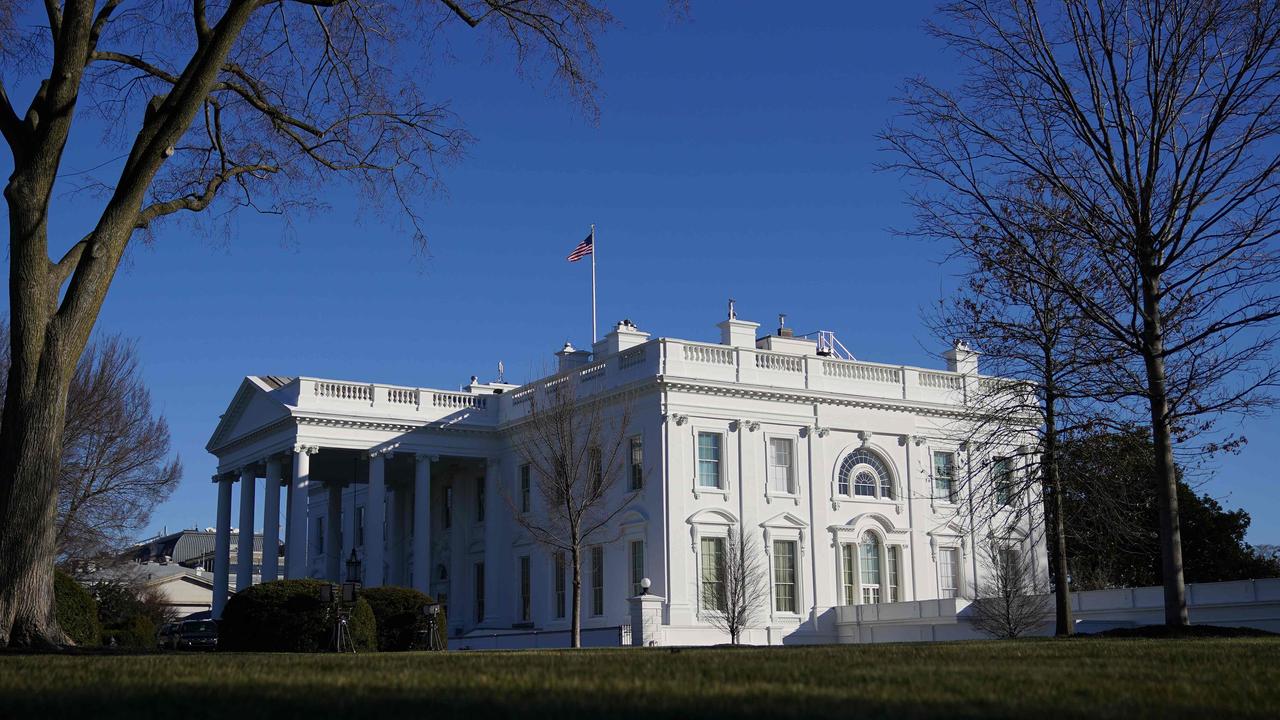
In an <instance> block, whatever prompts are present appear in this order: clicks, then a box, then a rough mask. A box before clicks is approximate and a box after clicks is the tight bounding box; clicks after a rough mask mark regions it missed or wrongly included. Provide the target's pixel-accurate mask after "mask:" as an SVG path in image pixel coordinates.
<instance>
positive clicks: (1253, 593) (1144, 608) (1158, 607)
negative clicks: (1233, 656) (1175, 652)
mask: <svg viewBox="0 0 1280 720" xmlns="http://www.w3.org/2000/svg"><path fill="white" fill-rule="evenodd" d="M1047 604H1048V607H1049V608H1050V613H1049V617H1048V622H1047V623H1046V625H1044V626H1043V627H1041V628H1040V633H1039V634H1042V635H1051V634H1053V615H1052V607H1053V605H1052V598H1049V599H1048V603H1047ZM1071 607H1072V610H1073V611H1074V615H1075V621H1076V630H1077V631H1079V632H1100V631H1103V630H1110V629H1113V628H1120V627H1137V626H1139V625H1159V624H1163V623H1164V590H1163V588H1160V587H1141V588H1123V589H1119V590H1089V591H1083V592H1074V593H1072V594H1071ZM1187 613H1188V615H1189V617H1190V619H1191V623H1192V624H1193V625H1219V626H1223V627H1251V628H1258V629H1260V630H1269V631H1271V632H1280V578H1271V579H1266V580H1239V581H1234V582H1218V583H1192V584H1189V585H1187ZM970 615H971V610H970V608H969V601H968V600H963V599H955V600H921V601H917V602H905V603H889V604H882V605H850V606H845V607H839V608H836V631H837V635H838V638H839V641H840V642H852V643H876V642H907V641H932V640H969V639H977V638H982V637H986V636H985V635H984V634H982V633H981V632H980V631H978V630H977V629H975V628H974V627H973V624H972V621H971V619H970Z"/></svg>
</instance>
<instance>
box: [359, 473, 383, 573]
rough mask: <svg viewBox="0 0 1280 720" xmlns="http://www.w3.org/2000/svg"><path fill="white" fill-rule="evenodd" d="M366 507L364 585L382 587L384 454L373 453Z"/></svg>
mask: <svg viewBox="0 0 1280 720" xmlns="http://www.w3.org/2000/svg"><path fill="white" fill-rule="evenodd" d="M367 498H368V499H367V500H366V501H365V506H364V584H365V585H367V586H369V587H377V586H379V585H381V584H382V563H383V549H384V546H383V530H382V528H383V524H384V520H385V518H386V502H387V476H386V458H385V456H384V455H383V454H382V453H381V452H371V453H369V494H368V496H367Z"/></svg>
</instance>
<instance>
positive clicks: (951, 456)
mask: <svg viewBox="0 0 1280 720" xmlns="http://www.w3.org/2000/svg"><path fill="white" fill-rule="evenodd" d="M719 328H720V340H721V341H720V342H719V343H706V342H693V341H686V340H678V339H673V338H656V339H653V338H650V336H649V335H648V334H647V333H644V332H641V331H639V330H638V329H637V328H635V326H633V325H631V324H630V323H629V322H625V321H624V322H623V323H619V324H618V326H617V327H615V328H614V330H613V331H612V332H610V333H609V334H608V335H607V336H606V337H605V338H604V339H603V340H601V341H600V342H598V343H596V344H595V346H594V347H593V348H592V351H591V352H588V351H576V350H573V348H572V347H569V346H566V348H565V350H562V351H561V352H560V353H557V356H558V360H559V371H558V372H557V373H556V374H555V375H553V376H551V377H548V378H542V379H539V380H537V381H534V382H531V383H528V384H526V385H523V386H516V385H509V384H502V383H488V384H482V383H479V382H476V381H475V379H474V378H473V380H472V383H471V384H469V385H468V386H466V387H465V388H463V390H462V391H460V392H459V391H444V390H432V389H426V388H414V387H401V386H389V385H380V384H376V383H364V382H346V381H332V380H322V379H316V378H309V377H276V376H251V377H247V378H245V380H244V381H243V383H242V384H241V386H240V389H239V391H238V392H237V393H236V395H235V397H234V399H233V400H232V402H231V405H230V407H229V408H228V410H227V412H226V413H225V414H224V415H223V416H222V419H221V421H220V423H219V425H218V427H217V429H216V431H215V432H214V435H213V437H212V438H211V440H210V441H209V444H208V449H209V451H210V452H211V453H213V454H214V455H216V456H217V458H218V472H217V474H216V475H215V476H214V481H215V484H216V487H217V491H218V515H217V517H218V524H217V528H218V534H217V543H216V546H217V547H216V550H215V555H216V557H217V558H219V559H220V560H218V561H215V591H214V597H215V616H216V615H217V614H218V613H219V612H220V611H221V606H222V604H223V602H225V601H221V600H220V598H225V597H226V590H227V588H228V587H229V585H230V584H231V581H230V578H231V576H232V573H235V574H236V577H237V578H239V577H240V576H241V575H242V574H243V575H244V578H243V579H242V580H241V581H240V582H238V583H236V585H237V586H238V587H245V586H247V584H248V582H249V579H250V577H251V574H252V570H253V568H252V567H237V568H231V567H230V565H229V561H228V558H229V555H230V546H231V544H232V543H235V542H249V543H251V542H252V537H253V534H254V532H255V530H254V528H255V526H257V527H260V528H261V530H260V532H261V533H262V534H263V535H264V536H265V538H266V539H265V542H266V543H267V544H268V545H270V543H271V542H272V541H273V540H274V539H275V538H280V537H282V538H283V539H284V540H285V543H286V548H285V557H284V562H283V567H278V566H277V564H276V562H275V559H274V558H272V557H264V558H263V562H262V577H263V579H264V580H272V579H276V578H278V577H315V578H328V579H331V580H334V581H338V580H341V579H343V577H344V575H345V573H346V568H345V563H346V561H347V560H348V559H349V558H350V557H351V556H352V553H353V552H354V554H355V556H356V558H358V559H359V560H360V562H361V568H362V572H363V578H362V579H363V582H364V583H365V584H366V585H383V584H393V585H403V586H411V587H415V588H418V589H420V590H422V591H424V592H426V593H428V594H429V595H432V596H433V597H436V598H437V599H438V600H439V601H440V602H442V603H443V604H444V605H445V606H446V608H447V613H448V625H449V631H450V635H451V636H453V637H454V638H455V639H454V640H452V641H451V646H454V647H465V646H467V638H475V639H477V643H476V644H477V646H480V645H481V644H483V646H485V647H494V646H504V645H505V646H510V647H520V646H529V645H530V644H531V643H529V642H528V637H529V636H531V635H535V634H540V635H541V636H543V637H553V636H555V634H556V633H563V632H565V631H566V630H567V629H568V625H569V616H570V609H569V608H568V603H569V597H570V593H571V590H570V588H569V577H568V575H569V573H568V571H567V568H565V565H564V563H563V562H562V560H561V558H560V557H558V556H557V555H556V554H555V553H552V552H550V551H549V550H547V549H546V548H544V547H542V546H540V545H538V544H536V543H534V542H533V541H532V540H531V539H530V538H529V537H528V536H527V534H526V533H525V532H524V531H523V530H522V529H521V528H520V526H519V525H518V524H517V523H516V522H515V520H514V518H513V513H518V512H535V513H536V512H538V508H537V507H536V505H537V493H536V492H531V491H530V488H529V484H530V483H531V482H536V480H532V479H531V478H530V477H529V473H528V470H527V468H525V466H524V463H523V461H522V458H521V456H520V454H519V452H518V450H517V449H516V447H515V445H514V444H513V439H512V438H513V433H515V432H518V430H519V428H520V424H521V422H522V420H524V419H525V418H526V417H527V414H528V412H529V407H530V402H529V399H530V398H531V397H533V396H534V395H535V394H536V393H538V392H541V391H543V389H544V388H545V387H546V386H547V385H548V384H552V385H554V384H556V383H565V382H568V383H573V384H574V387H575V391H576V392H577V393H578V396H583V397H585V396H589V395H595V394H599V393H604V394H606V395H608V394H614V395H618V396H621V395H623V394H625V395H626V397H628V398H629V403H630V405H631V412H630V422H629V425H628V427H627V431H626V432H627V434H628V437H627V450H628V452H627V458H626V462H625V463H624V465H625V467H623V468H621V469H620V471H621V472H622V473H623V475H624V476H623V477H621V478H619V479H617V480H616V481H615V482H614V486H613V488H612V492H614V493H615V494H616V498H614V500H615V501H616V502H617V503H626V509H625V510H624V511H623V512H622V513H620V514H619V515H618V516H617V517H616V518H615V520H614V522H613V523H612V524H611V526H610V527H609V528H608V531H607V532H604V533H601V534H599V535H598V536H597V537H594V538H591V539H589V540H590V542H589V544H590V547H589V548H588V550H587V552H586V553H585V554H584V558H583V565H582V571H583V573H582V580H583V582H582V589H583V592H582V618H583V628H584V637H587V636H589V635H590V634H591V633H592V632H595V633H596V637H599V638H612V642H610V641H609V640H603V641H601V642H600V643H599V644H616V643H617V638H618V634H617V633H616V632H615V631H616V630H617V629H618V628H620V627H623V626H630V625H631V624H632V617H633V612H632V610H633V606H634V607H639V606H640V605H643V606H644V607H646V608H650V617H651V620H650V621H649V622H646V623H645V627H644V629H643V638H644V642H646V643H658V644H681V645H687V644H708V643H721V642H726V641H727V635H726V634H725V633H724V632H723V631H722V630H719V629H717V628H716V627H715V624H714V623H712V622H711V621H710V618H709V616H710V615H711V614H712V613H714V612H715V609H714V608H711V607H707V606H706V603H705V602H704V599H705V598H707V597H709V596H713V595H714V593H711V594H709V593H708V592H707V588H708V583H712V584H714V583H715V582H716V577H715V573H714V570H713V568H714V567H715V556H716V555H717V554H718V553H722V552H724V542H725V540H726V538H727V537H728V535H729V532H730V529H731V528H736V530H737V531H738V532H740V533H742V534H743V535H744V536H747V537H751V538H752V539H753V540H754V544H755V546H756V547H758V548H759V549H760V551H761V552H762V553H764V554H765V555H766V558H765V559H764V560H765V561H764V562H763V563H762V564H763V566H764V568H765V569H766V570H765V572H766V574H767V582H766V585H767V588H768V589H767V593H766V594H767V597H762V598H761V603H762V607H760V608H759V611H758V612H757V613H756V622H755V623H754V624H753V627H751V628H750V629H749V630H748V631H747V632H746V633H745V634H744V636H743V640H744V641H745V642H750V643H757V644H766V643H768V644H780V643H806V642H808V643H814V642H838V641H856V639H857V637H858V633H855V632H850V630H849V627H848V626H849V625H850V624H851V623H854V622H855V621H856V619H857V614H856V613H852V612H850V610H849V607H850V606H857V605H884V604H892V603H906V602H915V601H928V600H946V599H950V598H971V597H973V596H974V594H975V592H976V590H977V588H978V587H979V585H980V581H981V574H982V573H983V572H985V570H984V565H983V563H982V562H980V558H979V556H980V554H981V553H979V552H978V551H977V549H976V547H975V541H976V542H985V541H987V540H992V539H994V540H995V541H998V542H999V543H1001V544H1002V545H1004V546H1007V547H1009V548H1012V549H1015V550H1017V551H1018V552H1022V553H1026V554H1027V556H1028V557H1031V558H1033V559H1034V562H1033V566H1034V572H1035V573H1036V576H1037V578H1036V579H1037V584H1038V585H1039V586H1041V587H1047V584H1048V581H1047V561H1046V556H1045V548H1044V544H1043V537H1042V533H1040V532H1038V531H1036V528H1033V527H1029V526H1028V527H1013V528H1009V527H1004V528H1001V529H999V531H998V534H999V537H998V538H997V537H996V536H995V535H993V532H994V531H993V529H992V528H991V527H990V526H989V524H987V525H985V526H982V523H981V522H978V521H977V520H976V519H977V518H981V517H987V516H988V515H989V513H986V512H984V511H983V510H982V509H981V508H975V507H973V504H972V503H971V498H970V497H969V495H968V489H969V488H970V487H972V483H967V482H962V478H964V477H968V476H970V475H971V474H972V473H977V472H989V471H990V468H992V467H1001V468H1002V470H1008V467H1007V465H1002V464H1001V463H999V462H996V461H997V460H999V457H1000V455H1001V452H1002V450H1001V449H998V448H977V447H972V446H966V445H964V444H962V443H957V442H956V441H955V440H954V438H955V437H957V433H956V430H955V426H956V423H958V422H961V421H962V418H963V415H964V407H965V405H964V400H965V395H966V393H967V392H969V391H970V389H971V384H972V383H975V382H978V377H977V370H978V368H977V355H976V354H975V353H972V352H970V351H968V350H967V349H965V348H963V347H962V346H961V347H957V348H954V349H952V350H951V351H949V352H948V353H946V354H945V357H946V360H947V365H948V367H947V369H946V370H930V369H922V368H911V367H905V366H900V365H886V364H879V363H869V362H858V361H853V360H849V359H841V358H840V357H837V356H836V355H834V354H831V353H830V352H829V350H830V347H829V344H827V343H823V346H822V347H820V346H819V343H818V342H815V341H814V340H811V339H804V338H796V337H791V336H790V333H789V332H788V331H786V330H785V329H780V330H779V331H778V332H777V333H772V334H767V335H765V336H764V337H758V334H759V325H758V324H757V323H752V322H747V321H743V320H738V319H736V318H733V317H730V318H729V319H727V320H725V321H724V322H722V323H720V325H719ZM1003 452H1004V453H1005V454H1006V455H1011V454H1012V452H1011V451H1010V450H1009V449H1004V450H1003ZM1012 471H1014V472H1017V469H1016V468H1015V469H1013V470H1012ZM236 486H239V488H240V491H239V493H238V494H239V496H240V499H239V508H238V512H239V519H238V523H237V524H238V527H239V530H240V532H239V535H238V536H237V537H234V538H233V537H232V536H231V534H230V528H231V526H232V517H231V514H232V512H233V503H232V500H233V494H232V493H233V488H234V487H236ZM259 493H265V496H264V497H263V499H262V502H261V505H262V507H263V509H264V512H263V515H264V517H263V520H262V522H256V520H257V518H256V517H255V515H256V513H255V507H256V503H255V495H257V494H259ZM531 498H532V499H531ZM1022 501H1023V502H1026V503H1038V502H1039V498H1033V497H1028V498H1024V499H1022ZM282 507H283V509H284V513H283V514H284V517H285V520H284V522H283V523H281V521H280V518H281V509H282ZM1023 522H1024V523H1031V522H1033V521H1032V520H1025V521H1023ZM282 525H283V527H282ZM975 525H979V526H982V527H979V528H978V529H976V530H975ZM247 555H248V554H247V553H242V554H241V557H245V556H247ZM646 578H647V579H648V580H649V581H650V583H651V587H650V588H649V590H648V593H647V595H648V599H647V600H646V601H644V602H643V603H637V602H636V601H634V600H633V598H634V597H635V596H637V595H639V594H641V580H642V579H646ZM638 617H639V616H638V615H637V618H638ZM637 621H638V620H637ZM842 626H844V627H843V630H842ZM631 630H632V631H633V632H634V633H637V637H639V633H640V632H641V630H640V628H631ZM480 638H484V639H485V640H484V642H483V643H481V642H480V641H479V639H480ZM553 644H554V643H553ZM561 644H563V643H561Z"/></svg>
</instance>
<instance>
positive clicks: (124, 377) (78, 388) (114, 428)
mask: <svg viewBox="0 0 1280 720" xmlns="http://www.w3.org/2000/svg"><path fill="white" fill-rule="evenodd" d="M8 333H9V327H8V323H6V322H4V321H3V320H0V348H7V347H8ZM8 369H9V366H8V357H7V353H6V352H5V351H4V350H3V349H0V398H3V397H4V389H5V382H4V378H5V377H7V371H8ZM169 452H170V444H169V423H168V422H167V421H166V420H165V419H164V417H163V416H157V415H155V414H154V413H153V412H152V408H151V393H150V391H148V390H147V387H146V385H145V384H144V383H143V381H142V377H141V375H140V374H139V370H138V352H137V346H136V345H135V344H134V343H133V342H130V341H128V340H125V339H123V338H121V337H118V336H110V337H106V338H102V339H99V340H94V341H92V342H90V344H89V346H88V347H87V348H86V349H85V353H84V355H83V356H81V358H80V361H79V363H78V364H77V365H76V371H75V375H73V376H72V379H71V391H70V400H69V402H68V406H67V422H66V425H65V427H64V428H63V432H62V463H61V465H60V466H59V469H58V514H57V520H56V536H55V537H56V547H57V557H58V560H59V561H60V562H67V561H74V560H81V559H87V558H91V557H100V556H103V555H108V554H111V553H112V552H114V551H116V550H118V549H119V548H120V547H121V546H123V545H124V544H126V543H127V542H128V541H129V540H130V538H131V537H132V536H133V534H134V533H136V532H137V531H138V530H139V529H141V528H142V527H143V526H144V525H146V524H147V521H148V520H149V519H150V517H151V513H152V511H153V510H155V508H156V506H158V505H159V504H160V503H162V502H164V501H165V500H166V499H167V498H168V497H169V495H170V494H171V493H172V492H173V491H174V489H175V488H177V486H178V482H179V481H180V480H181V479H182V464H181V462H179V460H178V459H177V458H171V457H170V456H169Z"/></svg>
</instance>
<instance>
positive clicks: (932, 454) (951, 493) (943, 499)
mask: <svg viewBox="0 0 1280 720" xmlns="http://www.w3.org/2000/svg"><path fill="white" fill-rule="evenodd" d="M938 455H950V456H951V484H950V486H949V487H948V492H947V495H946V496H941V495H939V494H938V460H937V456H938ZM959 476H960V450H959V449H958V448H942V447H931V448H929V496H930V497H931V498H932V499H933V503H934V504H935V505H958V504H959V503H960V488H959V486H958V485H957V482H958V481H959Z"/></svg>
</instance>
